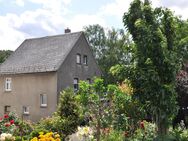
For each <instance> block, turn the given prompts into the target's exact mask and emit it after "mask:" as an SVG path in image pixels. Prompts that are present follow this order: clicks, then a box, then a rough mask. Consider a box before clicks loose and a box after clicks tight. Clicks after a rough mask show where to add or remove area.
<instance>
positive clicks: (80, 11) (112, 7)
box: [0, 0, 188, 50]
mask: <svg viewBox="0 0 188 141" xmlns="http://www.w3.org/2000/svg"><path fill="white" fill-rule="evenodd" d="M131 1H132V0H0V50H15V49H16V48H18V47H19V45H20V44H21V43H22V42H23V41H24V40H25V39H28V38H36V37H43V36H50V35H57V34H64V29H66V28H67V27H68V28H70V29H71V32H77V31H81V30H83V27H85V26H88V25H92V24H100V25H101V26H103V27H104V28H112V27H114V28H124V27H123V23H122V16H123V14H124V12H127V11H128V8H129V5H130V3H131ZM152 5H153V7H159V6H162V7H167V8H170V9H171V10H172V11H174V13H175V15H179V16H181V17H182V19H188V14H187V13H188V0H152Z"/></svg>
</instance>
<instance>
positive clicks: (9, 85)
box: [5, 77, 12, 92]
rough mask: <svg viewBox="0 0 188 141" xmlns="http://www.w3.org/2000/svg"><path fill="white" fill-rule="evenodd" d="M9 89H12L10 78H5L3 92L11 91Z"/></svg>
mask: <svg viewBox="0 0 188 141" xmlns="http://www.w3.org/2000/svg"><path fill="white" fill-rule="evenodd" d="M11 87H12V78H10V77H7V78H6V79H5V91H7V92H9V91H11V90H12V89H11Z"/></svg>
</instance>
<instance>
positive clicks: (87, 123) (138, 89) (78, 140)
mask: <svg viewBox="0 0 188 141" xmlns="http://www.w3.org/2000/svg"><path fill="white" fill-rule="evenodd" d="M123 23H124V26H125V28H126V30H127V32H128V33H129V36H126V37H125V38H126V39H124V38H121V41H120V40H113V41H111V42H107V44H106V45H104V47H105V48H108V45H109V43H111V45H112V46H113V47H114V46H115V45H117V46H118V45H120V46H121V50H120V49H119V50H118V49H117V50H115V49H114V50H111V49H112V48H110V49H109V50H108V51H106V52H107V53H109V54H105V53H106V52H102V51H101V52H102V53H103V54H102V55H103V56H102V57H101V56H100V55H101V54H100V53H101V52H100V51H99V52H98V53H99V54H97V55H96V56H98V60H97V62H98V63H99V66H100V67H101V66H102V67H101V68H102V70H103V77H102V78H94V79H93V80H92V83H88V82H86V81H80V82H79V90H78V91H76V92H75V91H73V90H72V89H71V88H68V89H66V90H64V91H62V92H61V94H60V96H59V103H58V106H57V110H56V111H55V112H54V113H53V115H52V116H50V117H45V118H43V119H41V120H40V121H38V122H37V123H33V122H31V121H25V120H23V119H21V118H20V117H18V116H17V115H16V113H12V112H10V113H9V114H5V115H4V116H3V117H0V141H188V129H187V128H186V126H187V125H188V121H187V120H186V119H188V118H187V117H185V120H180V121H176V122H174V121H175V119H176V118H177V115H178V111H180V110H181V109H183V108H184V107H182V105H181V100H182V99H183V97H184V96H186V95H187V91H188V89H187V84H188V74H187V72H186V71H187V70H186V69H187V68H186V69H185V66H186V65H184V64H186V62H187V58H188V57H187V47H188V46H187V45H188V44H187V43H188V38H187V34H184V33H185V31H187V30H185V29H188V28H186V27H188V24H187V23H186V22H185V21H183V20H181V19H180V18H179V17H176V16H174V15H173V12H171V11H170V10H169V9H166V8H152V6H151V3H150V2H149V1H148V0H144V2H142V1H140V0H134V1H133V2H132V3H131V5H130V8H129V10H128V12H126V13H124V16H123ZM98 28H99V27H98ZM88 31H89V30H88ZM111 33H114V32H111ZM122 34H123V33H122ZM110 35H112V36H110V37H113V35H114V34H110ZM118 37H119V36H118ZM118 37H117V38H118ZM127 38H128V39H129V40H127ZM116 41H117V42H116ZM115 42H116V44H115ZM114 44H115V45H114ZM97 45H98V44H97ZM97 45H96V46H97ZM115 51H116V53H114V52H115ZM125 52H126V53H125ZM104 54H105V55H104ZM117 54H118V55H117ZM120 55H121V57H122V58H120V57H119V56H120ZM100 57H101V58H102V59H101V58H100ZM100 59H101V60H100ZM105 59H106V60H105ZM109 60H110V62H109ZM113 61H117V62H115V63H114V64H113ZM109 64H110V65H109ZM106 68H108V69H109V70H107V71H105V69H106ZM186 108H187V107H186Z"/></svg>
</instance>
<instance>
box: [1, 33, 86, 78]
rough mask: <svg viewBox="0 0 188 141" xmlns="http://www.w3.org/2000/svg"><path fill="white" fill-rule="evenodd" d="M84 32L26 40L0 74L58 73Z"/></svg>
mask: <svg viewBox="0 0 188 141" xmlns="http://www.w3.org/2000/svg"><path fill="white" fill-rule="evenodd" d="M81 34H82V32H75V33H67V34H63V35H57V36H47V37H42V38H34V39H26V40H25V41H24V42H23V43H22V44H21V45H20V46H19V48H18V49H17V50H16V51H15V52H14V53H13V54H12V55H10V56H9V58H7V60H6V61H5V62H4V63H2V64H1V65H0V74H17V73H34V72H50V71H57V70H58V68H59V67H60V65H61V64H62V63H63V61H64V60H65V58H66V56H67V55H68V54H69V52H70V51H71V49H72V48H73V47H74V45H75V43H76V42H77V40H78V39H79V37H80V35H81Z"/></svg>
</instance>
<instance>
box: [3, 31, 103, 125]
mask: <svg viewBox="0 0 188 141" xmlns="http://www.w3.org/2000/svg"><path fill="white" fill-rule="evenodd" d="M100 75H101V71H100V69H99V67H98V65H97V63H96V61H95V59H94V57H93V55H92V51H91V49H90V47H89V44H88V42H87V41H86V38H85V36H84V33H83V32H75V33H70V32H69V33H66V32H65V34H63V35H57V36H47V37H42V38H34V39H26V40H25V41H24V42H23V43H22V44H21V45H20V46H19V48H18V49H17V50H16V51H15V52H14V53H13V54H11V55H10V56H9V57H8V58H7V60H6V61H5V62H4V63H3V64H1V65H0V116H2V115H3V114H4V113H7V112H10V111H15V112H16V113H17V114H18V115H19V116H20V117H21V116H22V117H23V118H24V119H29V120H32V121H38V120H39V119H40V118H41V117H46V116H50V115H51V114H52V113H53V112H55V110H56V106H57V103H58V97H59V93H60V91H62V90H63V89H65V88H67V87H72V88H73V89H74V90H75V91H76V90H77V89H78V82H79V80H87V81H91V80H92V78H93V77H94V76H100Z"/></svg>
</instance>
